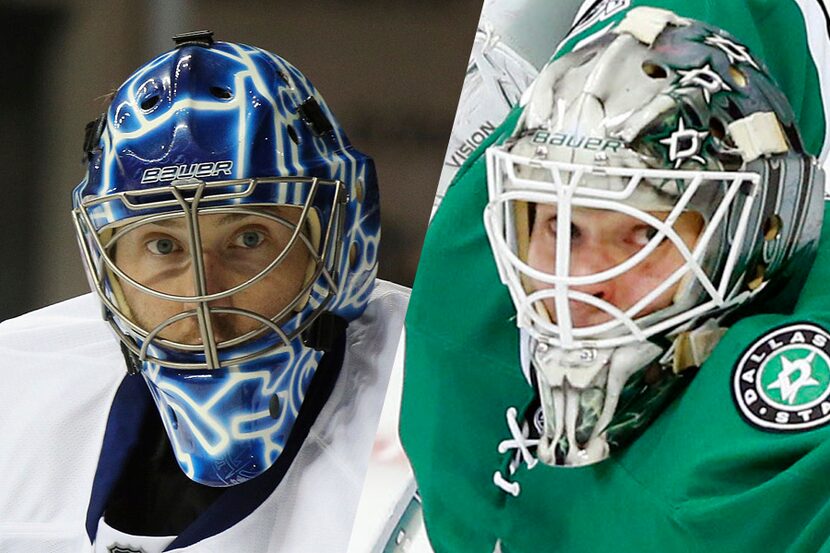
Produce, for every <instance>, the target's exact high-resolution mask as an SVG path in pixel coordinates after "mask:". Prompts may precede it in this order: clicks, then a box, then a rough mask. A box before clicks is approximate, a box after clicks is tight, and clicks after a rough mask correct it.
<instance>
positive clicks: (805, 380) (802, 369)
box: [760, 346, 830, 409]
mask: <svg viewBox="0 0 830 553" xmlns="http://www.w3.org/2000/svg"><path fill="white" fill-rule="evenodd" d="M760 385H761V386H760V388H761V392H762V393H763V394H764V395H765V396H766V397H765V399H767V401H769V402H770V403H772V404H773V405H778V406H780V407H782V408H790V409H792V408H793V407H808V406H810V405H812V404H814V403H815V402H816V401H818V400H820V399H822V398H823V397H824V396H826V395H827V390H828V387H830V364H828V359H827V357H826V356H825V355H823V352H822V351H820V350H818V349H813V348H808V347H804V346H791V347H789V348H783V349H782V350H780V351H778V352H776V353H775V354H773V355H772V356H771V357H770V359H769V360H768V361H767V362H766V363H765V364H764V365H763V366H762V367H761V374H760Z"/></svg>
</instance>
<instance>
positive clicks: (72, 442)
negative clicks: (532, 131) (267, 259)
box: [0, 281, 409, 553]
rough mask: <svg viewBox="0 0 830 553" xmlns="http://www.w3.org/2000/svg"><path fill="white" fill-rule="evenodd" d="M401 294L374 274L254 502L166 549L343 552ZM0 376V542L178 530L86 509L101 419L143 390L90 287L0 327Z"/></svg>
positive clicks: (110, 552)
mask: <svg viewBox="0 0 830 553" xmlns="http://www.w3.org/2000/svg"><path fill="white" fill-rule="evenodd" d="M408 296H409V292H408V290H406V289H405V288H402V287H399V286H396V285H393V284H389V283H386V282H381V281H378V284H377V286H376V288H375V290H374V292H373V293H372V297H371V300H370V302H369V304H368V307H367V308H366V311H365V313H364V314H363V315H362V316H361V317H360V318H359V319H357V320H356V321H353V322H352V323H351V324H350V325H349V327H348V331H347V346H346V352H345V356H344V360H343V365H342V368H341V371H340V374H339V376H338V379H337V382H336V384H335V386H334V389H333V391H332V392H331V395H330V396H329V399H328V401H327V402H326V403H325V405H324V406H323V408H322V410H321V411H320V413H319V415H318V416H317V419H316V421H315V422H314V424H313V425H312V426H311V429H310V431H309V434H308V437H307V438H306V440H305V441H304V442H303V444H302V446H301V447H300V449H299V452H298V453H297V456H296V458H295V459H294V460H293V462H292V463H291V465H290V467H289V468H288V470H287V472H286V473H285V474H284V476H282V478H281V480H279V481H278V485H277V484H274V485H275V488H274V489H273V490H272V491H270V494H267V495H265V496H264V498H263V499H261V500H259V501H258V502H257V501H255V504H252V500H251V498H250V497H245V496H244V495H242V494H239V493H237V494H236V495H235V496H234V497H233V501H231V502H229V503H226V505H244V506H245V508H246V509H247V510H248V511H249V514H247V515H246V516H244V518H242V519H241V520H238V521H237V520H236V519H235V518H234V517H235V513H234V512H233V510H232V509H225V510H220V511H222V512H218V513H217V512H216V511H217V509H213V510H211V509H208V511H212V512H210V513H208V512H207V511H206V512H205V513H204V516H200V517H199V518H197V519H196V521H194V523H193V524H192V525H191V526H190V527H188V528H187V529H185V531H184V532H182V534H180V536H179V537H182V536H184V535H185V534H188V535H189V536H190V537H189V539H188V540H186V541H187V542H189V543H185V544H183V545H182V546H181V547H179V546H175V544H173V545H174V547H173V548H169V549H167V551H176V552H200V553H209V552H217V553H218V552H223V553H224V552H228V551H233V552H235V553H246V552H251V553H253V552H257V553H260V552H264V551H280V552H294V551H297V552H308V551H326V552H332V551H345V549H346V547H347V544H348V540H349V535H350V532H351V528H352V520H353V518H354V515H355V509H356V506H357V501H358V499H359V496H360V491H361V489H362V485H363V479H364V475H365V470H366V466H367V463H368V458H369V454H370V449H371V444H372V438H373V436H374V433H375V428H376V426H377V422H378V417H379V415H380V411H381V407H382V402H383V398H384V394H385V391H386V386H387V382H388V378H389V373H390V371H391V369H392V365H393V360H394V356H395V348H396V346H397V342H398V336H399V334H400V330H401V327H402V325H403V317H404V313H405V310H406V304H407V301H408ZM0 377H2V378H3V381H4V382H5V385H4V386H3V387H2V388H0V426H2V428H3V436H2V442H0V443H1V444H2V445H0V474H2V487H1V488H0V551H2V552H3V553H33V552H36V553H53V552H54V553H58V552H61V553H63V552H67V553H78V552H92V551H94V552H95V553H98V552H106V553H117V552H119V551H121V552H129V551H135V552H138V551H141V550H142V549H143V550H144V551H145V552H146V553H151V551H153V550H155V551H163V550H165V549H164V548H165V547H169V545H170V544H171V542H172V541H173V540H174V539H175V538H176V537H175V536H169V537H166V538H158V537H156V538H152V539H142V538H141V537H138V538H135V537H132V536H129V535H127V534H122V533H120V532H118V531H117V530H116V529H111V528H108V527H107V526H106V525H103V524H102V519H101V517H100V516H97V515H95V512H94V511H95V509H94V504H95V498H94V490H95V489H98V488H99V487H100V484H101V483H100V482H99V481H97V480H101V479H102V478H103V477H102V470H101V469H100V466H102V465H103V464H104V463H105V461H106V460H107V457H108V456H117V455H118V446H117V442H116V445H115V447H107V448H106V450H104V451H102V446H103V445H104V438H105V434H107V432H108V426H109V433H110V434H112V433H113V431H114V430H113V429H115V428H116V427H117V424H118V421H115V420H113V416H112V413H113V412H114V411H115V408H116V405H115V403H117V402H115V403H114V399H115V398H116V393H117V392H119V389H121V390H123V385H124V383H125V382H127V379H130V382H140V383H141V385H142V386H143V385H144V384H143V382H142V381H140V380H135V381H133V380H131V379H134V378H136V377H132V376H127V372H126V368H125V364H124V359H123V356H122V354H121V352H120V350H119V347H118V345H117V343H116V341H115V338H114V337H113V336H112V333H111V331H110V329H109V327H108V326H107V324H106V323H105V322H104V321H103V320H102V319H101V311H100V306H99V302H98V299H97V298H96V297H95V296H93V295H92V294H88V295H86V296H82V297H79V298H75V299H72V300H68V301H65V302H62V303H59V304H56V305H53V306H50V307H47V308H45V309H41V310H39V311H34V312H32V313H29V314H27V315H24V316H22V317H18V318H16V319H11V320H8V321H5V322H3V323H2V324H0ZM130 385H133V384H130ZM119 397H123V396H122V395H119ZM111 443H112V442H110V444H111ZM259 478H262V477H258V478H257V479H255V480H254V481H252V482H256V481H258V480H259ZM235 491H236V490H235V489H234V488H229V489H228V491H227V492H226V494H233V493H234V492H235ZM260 491H261V490H260ZM225 497H226V495H223V496H221V497H220V499H224V498H225ZM208 515H209V516H208ZM228 520H232V521H234V522H233V524H230V525H229V524H228ZM194 526H198V528H193V527H194ZM91 536H99V537H100V539H99V540H95V543H93V538H92V537H91ZM131 540H133V541H131ZM180 541H181V540H180ZM133 542H134V543H133Z"/></svg>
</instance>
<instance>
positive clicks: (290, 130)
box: [287, 127, 300, 144]
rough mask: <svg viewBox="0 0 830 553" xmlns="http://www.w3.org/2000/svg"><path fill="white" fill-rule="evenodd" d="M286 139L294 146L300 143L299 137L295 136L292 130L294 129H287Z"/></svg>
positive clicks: (295, 132) (295, 133)
mask: <svg viewBox="0 0 830 553" xmlns="http://www.w3.org/2000/svg"><path fill="white" fill-rule="evenodd" d="M287 132H288V138H290V139H291V142H293V143H294V144H299V143H300V137H298V136H297V131H295V130H294V127H288V130H287Z"/></svg>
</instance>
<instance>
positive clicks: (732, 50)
mask: <svg viewBox="0 0 830 553" xmlns="http://www.w3.org/2000/svg"><path fill="white" fill-rule="evenodd" d="M703 42H705V43H706V44H708V45H709V46H714V47H715V48H718V49H719V50H721V51H722V52H723V53H724V54H726V57H727V58H729V63H748V64H749V65H751V66H752V67H754V68H755V69H758V70H759V71H760V67H758V64H757V63H756V62H755V60H754V59H752V56H751V55H750V53H749V48H747V47H746V46H744V45H743V44H738V43H737V42H733V41H731V40H729V39H728V38H726V37H723V36H720V35H709V36H707V37H706V38H705V39H704V40H703Z"/></svg>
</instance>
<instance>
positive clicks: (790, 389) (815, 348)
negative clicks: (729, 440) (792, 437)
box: [732, 322, 830, 432]
mask: <svg viewBox="0 0 830 553" xmlns="http://www.w3.org/2000/svg"><path fill="white" fill-rule="evenodd" d="M732 398H733V399H734V400H735V405H736V406H737V407H738V411H739V412H740V414H741V416H742V417H743V418H744V420H745V421H746V422H748V423H749V424H751V425H752V426H755V427H757V428H760V429H762V430H766V431H770V432H800V431H804V430H809V429H811V428H816V427H818V426H824V425H826V424H828V423H830V332H827V331H826V330H825V329H824V328H822V327H820V326H818V325H817V324H815V323H812V322H795V323H791V324H788V325H786V326H782V327H779V328H776V329H773V330H770V331H768V332H766V333H764V334H762V335H760V336H758V338H756V339H755V340H754V341H753V342H752V344H751V345H750V347H749V348H747V349H746V350H745V351H744V353H743V354H742V355H741V357H740V358H739V360H738V362H737V363H736V364H735V369H734V370H733V372H732Z"/></svg>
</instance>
